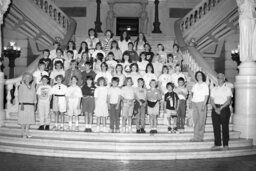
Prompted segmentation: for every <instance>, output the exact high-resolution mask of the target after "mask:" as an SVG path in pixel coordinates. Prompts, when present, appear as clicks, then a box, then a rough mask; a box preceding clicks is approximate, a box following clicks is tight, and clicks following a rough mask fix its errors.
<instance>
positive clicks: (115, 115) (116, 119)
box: [109, 104, 120, 129]
mask: <svg viewBox="0 0 256 171" xmlns="http://www.w3.org/2000/svg"><path fill="white" fill-rule="evenodd" d="M116 106H117V104H110V109H109V114H110V129H114V125H115V126H116V129H119V125H120V110H119V108H120V107H119V108H118V109H116Z"/></svg>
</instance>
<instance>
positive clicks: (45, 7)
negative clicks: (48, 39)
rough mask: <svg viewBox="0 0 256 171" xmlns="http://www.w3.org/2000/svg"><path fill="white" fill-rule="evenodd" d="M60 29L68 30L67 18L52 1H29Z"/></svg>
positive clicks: (68, 21) (68, 22)
mask: <svg viewBox="0 0 256 171" xmlns="http://www.w3.org/2000/svg"><path fill="white" fill-rule="evenodd" d="M31 1H33V2H34V3H35V4H36V5H37V6H38V7H39V8H40V9H42V11H44V12H45V13H46V14H48V15H49V17H51V18H52V19H53V20H54V21H55V22H56V23H58V24H59V25H60V26H61V27H62V28H64V29H66V30H67V29H68V26H69V24H70V20H69V17H68V16H67V15H66V14H65V13H64V12H63V11H62V10H60V8H59V7H57V6H56V4H55V3H54V2H53V1H52V0H31Z"/></svg>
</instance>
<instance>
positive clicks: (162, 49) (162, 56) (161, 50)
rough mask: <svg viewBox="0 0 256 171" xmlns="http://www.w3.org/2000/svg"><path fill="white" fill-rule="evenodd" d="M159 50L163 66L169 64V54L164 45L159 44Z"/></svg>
mask: <svg viewBox="0 0 256 171" xmlns="http://www.w3.org/2000/svg"><path fill="white" fill-rule="evenodd" d="M157 49H158V52H157V53H158V54H159V56H160V59H159V60H160V61H162V62H163V64H165V63H166V62H167V53H166V52H165V51H164V45H163V44H158V45H157Z"/></svg>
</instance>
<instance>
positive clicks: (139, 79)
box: [137, 78, 145, 88]
mask: <svg viewBox="0 0 256 171" xmlns="http://www.w3.org/2000/svg"><path fill="white" fill-rule="evenodd" d="M137 81H138V83H139V81H142V82H143V86H142V88H144V87H145V81H144V79H143V78H138V80H137Z"/></svg>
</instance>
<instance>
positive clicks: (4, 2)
mask: <svg viewBox="0 0 256 171" xmlns="http://www.w3.org/2000/svg"><path fill="white" fill-rule="evenodd" d="M9 4H10V0H0V55H1V56H0V58H3V56H2V34H1V33H2V24H3V16H4V13H5V12H6V11H7V9H8V7H9ZM4 83H5V80H4V73H3V72H2V71H1V70H0V126H3V123H4V120H5V111H4Z"/></svg>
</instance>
